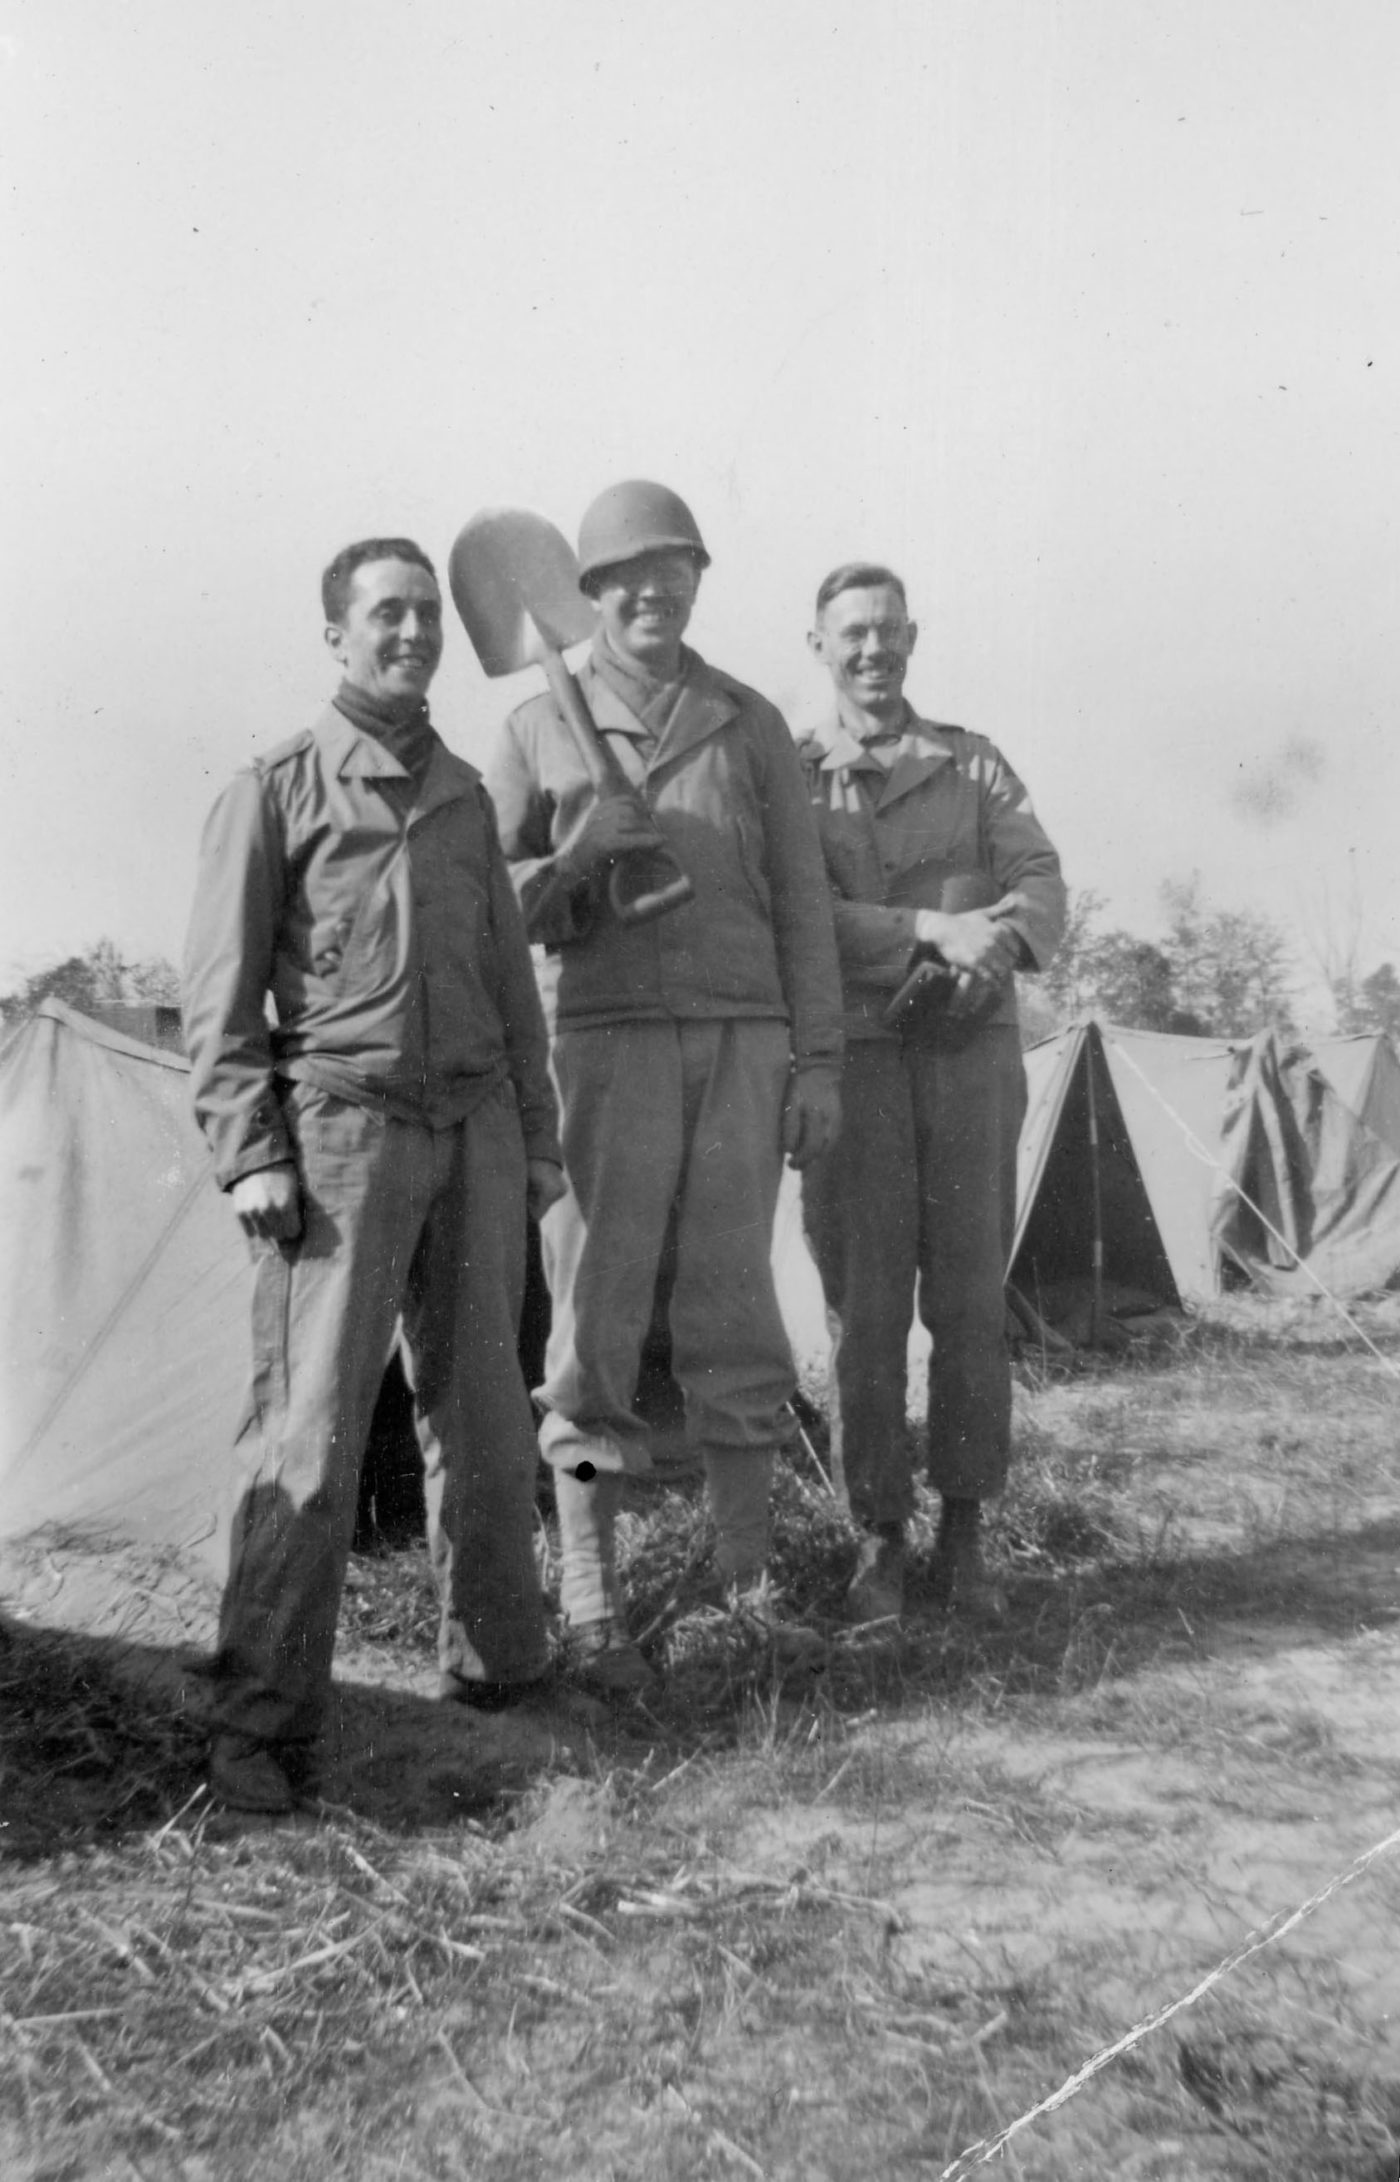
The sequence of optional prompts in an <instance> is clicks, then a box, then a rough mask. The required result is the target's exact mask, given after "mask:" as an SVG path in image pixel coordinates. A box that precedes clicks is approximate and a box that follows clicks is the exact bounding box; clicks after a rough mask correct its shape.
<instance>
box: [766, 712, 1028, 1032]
mask: <svg viewBox="0 0 1400 2182" xmlns="http://www.w3.org/2000/svg"><path fill="white" fill-rule="evenodd" d="M798 747H799V752H800V755H801V759H802V763H803V766H804V769H805V771H806V776H807V784H808V790H809V793H810V795H811V799H812V807H813V810H814V812H815V814H816V820H817V829H818V832H819V833H820V836H821V844H822V853H823V855H824V857H825V859H826V869H827V876H828V878H829V880H830V882H831V890H832V896H833V900H834V905H835V914H836V944H837V948H838V950H839V952H840V957H841V977H842V986H843V993H844V1000H845V1011H846V1013H845V1027H846V1035H847V1037H848V1038H889V1037H893V1036H894V1035H895V1034H894V1033H893V1032H891V1031H887V1030H885V1029H884V1027H883V1025H882V1023H881V1017H882V1015H883V1013H884V1010H885V1008H886V1007H887V1005H888V1003H889V1000H890V997H891V994H892V992H893V991H894V989H895V988H896V987H897V986H899V985H900V984H901V983H902V982H903V980H904V978H905V976H906V974H907V971H908V966H909V958H910V955H911V953H912V952H913V948H914V944H915V938H914V925H915V919H916V916H917V913H918V911H919V910H920V909H937V908H938V907H939V906H940V901H941V896H942V889H943V884H944V881H945V880H947V879H949V878H952V877H954V876H961V875H965V874H968V873H973V872H977V873H982V874H984V875H986V876H987V877H989V878H990V879H991V880H992V881H993V883H994V885H995V888H996V892H997V895H998V896H1000V895H1004V894H1011V895H1014V896H1015V897H1016V903H1017V906H1016V909H1015V913H1014V915H1012V917H1011V918H1010V919H1009V921H1010V923H1011V924H1012V925H1013V927H1014V929H1015V930H1016V931H1017V932H1018V933H1019V935H1020V937H1021V939H1022V941H1023V943H1024V953H1025V957H1026V966H1027V967H1028V968H1032V969H1037V970H1042V969H1044V968H1045V966H1046V964H1047V963H1048V962H1049V961H1050V959H1051V957H1052V955H1053V954H1054V952H1055V949H1056V947H1057V946H1058V944H1059V940H1060V935H1061V933H1062V932H1063V930H1064V921H1065V887H1064V882H1063V880H1062V879H1061V877H1060V860H1059V857H1058V856H1057V855H1056V853H1055V850H1054V848H1053V847H1052V846H1051V844H1050V841H1049V839H1048V838H1047V836H1046V834H1045V832H1044V830H1043V828H1042V827H1041V825H1040V822H1039V820H1038V819H1037V818H1036V815H1035V812H1034V811H1033V810H1032V808H1031V801H1030V797H1029V796H1028V795H1027V793H1026V790H1025V788H1024V787H1023V785H1022V783H1021V782H1020V781H1019V780H1018V779H1017V777H1016V775H1015V773H1014V772H1013V771H1012V769H1011V767H1010V766H1009V765H1008V764H1007V762H1006V759H1005V758H1004V757H1003V756H1002V754H1001V752H1000V751H999V750H998V749H997V747H996V745H995V744H994V743H990V742H988V741H987V739H986V737H985V736H983V735H972V734H969V733H968V731H967V730H966V729H965V728H961V727H948V726H944V725H942V724H940V723H937V722H935V721H932V720H921V719H919V718H918V716H917V715H916V714H915V713H913V712H910V713H909V714H908V715H907V718H906V721H905V727H904V732H903V734H902V736H901V738H900V741H899V745H898V748H897V751H896V753H895V757H894V763H893V765H892V766H891V767H890V769H889V770H888V771H886V769H885V767H884V766H883V765H882V764H881V762H880V760H879V759H878V758H875V757H872V756H871V755H870V753H869V752H868V751H867V750H865V749H864V747H863V746H862V744H861V743H860V741H859V740H858V739H857V738H856V737H855V736H854V735H852V734H851V733H850V732H849V731H848V730H847V729H846V728H845V727H843V726H842V725H841V724H840V722H839V721H836V720H833V721H831V722H830V723H828V724H826V725H825V726H823V727H820V728H818V729H817V730H816V731H815V732H814V733H812V734H811V735H808V736H806V737H804V738H803V740H802V742H801V743H800V744H799V746H798ZM987 1019H988V1021H989V1022H992V1023H1014V1022H1015V1021H1016V992H1015V987H1014V984H1012V983H1010V982H1008V984H1007V986H1006V989H1005V991H1004V992H1003V994H1002V996H1001V999H1000V1001H999V1002H998V1004H997V1006H996V1008H995V1010H994V1011H993V1012H992V1013H991V1014H990V1015H989V1017H988V1018H987Z"/></svg>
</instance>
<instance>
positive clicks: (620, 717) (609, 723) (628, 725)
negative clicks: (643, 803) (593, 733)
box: [580, 649, 739, 765]
mask: <svg viewBox="0 0 1400 2182" xmlns="http://www.w3.org/2000/svg"><path fill="white" fill-rule="evenodd" d="M685 656H686V673H685V680H684V681H683V682H682V684H681V689H680V695H679V697H678V698H677V699H676V703H675V706H674V708H673V710H672V713H671V717H670V719H669V720H668V721H667V722H666V731H665V733H664V734H663V735H662V737H661V739H660V741H659V742H658V743H657V745H656V751H655V755H654V756H653V758H652V761H651V762H652V764H653V765H669V764H670V762H671V761H672V759H673V758H679V757H682V756H683V755H684V754H685V752H686V751H687V750H693V749H694V747H695V745H696V743H699V742H703V741H704V740H705V738H706V737H707V736H709V735H713V734H716V733H717V732H718V730H719V729H720V728H722V727H727V726H728V724H729V722H730V721H731V720H733V719H735V718H737V716H738V712H739V706H738V704H737V702H736V700H735V699H734V698H733V697H732V696H731V695H730V693H729V691H728V690H727V689H726V688H725V686H724V684H723V683H722V682H721V680H720V678H719V676H718V675H717V674H716V673H715V671H714V669H713V668H712V667H710V666H708V665H707V664H706V662H705V661H704V660H703V659H702V658H701V657H700V654H699V653H698V652H692V651H690V650H689V649H687V652H686V655H685ZM580 680H581V681H582V682H583V684H584V694H585V696H586V697H587V699H588V709H589V711H590V712H591V713H592V715H593V718H594V722H595V724H596V725H597V726H598V727H599V728H600V729H601V730H602V731H603V732H604V733H605V734H621V735H632V736H636V737H638V738H639V739H641V740H643V741H645V742H650V741H651V733H650V730H649V729H648V728H646V727H644V726H643V724H642V722H641V721H640V720H639V719H638V718H637V716H636V714H635V713H634V712H631V711H629V710H628V707H627V706H626V705H625V704H624V703H623V701H622V699H621V698H620V697H619V696H618V694H617V692H616V691H615V690H614V689H612V688H611V687H610V686H609V685H608V683H606V682H605V681H604V680H603V678H602V676H601V675H600V674H597V673H595V672H594V669H593V664H592V661H591V660H587V659H586V660H585V661H584V663H583V666H582V668H581V670H580Z"/></svg>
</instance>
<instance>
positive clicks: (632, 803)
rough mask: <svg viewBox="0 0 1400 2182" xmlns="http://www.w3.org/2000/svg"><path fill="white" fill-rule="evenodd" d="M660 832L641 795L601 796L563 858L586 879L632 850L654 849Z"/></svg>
mask: <svg viewBox="0 0 1400 2182" xmlns="http://www.w3.org/2000/svg"><path fill="white" fill-rule="evenodd" d="M659 839H660V835H659V833H658V832H657V829H656V826H655V825H654V824H653V822H652V817H651V813H650V812H649V811H648V810H647V808H646V805H645V804H644V803H643V802H642V801H641V799H640V797H638V796H634V795H626V794H621V793H619V794H618V795H611V796H600V797H599V799H598V801H597V802H596V803H595V804H594V805H593V806H592V808H591V809H590V810H589V811H588V812H587V814H586V815H585V817H584V819H583V822H582V824H581V825H580V826H579V827H578V828H577V830H576V831H575V833H574V834H573V836H572V837H571V839H570V840H569V841H568V842H567V843H566V844H565V847H564V849H563V852H562V854H563V859H564V861H565V862H567V864H568V867H569V869H570V870H571V871H573V872H574V873H575V874H576V875H577V876H578V877H579V878H580V879H585V878H587V877H589V875H590V874H591V873H593V872H595V871H599V870H601V869H602V867H603V866H604V865H605V864H610V863H612V862H613V861H614V860H615V859H616V858H617V857H619V856H625V855H627V853H628V851H629V850H631V849H652V848H655V846H656V844H657V842H658V840H659Z"/></svg>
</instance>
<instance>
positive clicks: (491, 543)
mask: <svg viewBox="0 0 1400 2182" xmlns="http://www.w3.org/2000/svg"><path fill="white" fill-rule="evenodd" d="M447 580H448V583H449V585H450V587H451V591H452V600H453V604H454V605H455V606H456V608H457V612H458V613H459V614H460V616H461V618H462V626H463V627H464V628H465V630H466V632H467V635H468V636H469V637H470V638H471V641H472V648H473V650H474V651H475V653H476V656H477V658H478V659H479V660H480V661H481V664H482V666H483V667H484V668H485V670H486V672H487V674H489V675H493V676H494V675H498V674H518V673H519V671H520V669H521V668H522V667H534V666H539V665H541V664H542V663H543V661H544V658H545V656H546V653H547V652H550V651H556V652H561V651H563V650H564V649H565V647H566V646H567V645H570V644H582V643H584V642H585V641H586V640H587V639H588V638H589V637H591V636H592V634H593V629H594V624H595V622H596V620H597V615H596V613H595V611H594V608H593V606H592V604H591V602H590V601H589V600H588V599H586V598H585V597H584V595H583V593H582V592H581V591H580V590H579V587H578V562H577V560H576V559H575V557H574V552H573V548H572V546H571V545H570V544H569V541H568V539H567V538H566V537H565V536H564V534H563V532H562V531H560V530H556V529H555V527H554V525H553V523H550V522H546V520H545V518H544V517H543V516H542V515H532V514H531V513H530V512H529V510H528V509H526V508H482V509H481V510H480V511H479V512H478V513H477V514H476V515H473V516H472V517H471V519H470V520H469V521H468V522H466V523H464V524H463V526H462V528H461V530H460V531H459V532H458V533H457V537H456V540H455V542H454V544H453V547H452V552H451V554H450V555H449V557H448V563H447Z"/></svg>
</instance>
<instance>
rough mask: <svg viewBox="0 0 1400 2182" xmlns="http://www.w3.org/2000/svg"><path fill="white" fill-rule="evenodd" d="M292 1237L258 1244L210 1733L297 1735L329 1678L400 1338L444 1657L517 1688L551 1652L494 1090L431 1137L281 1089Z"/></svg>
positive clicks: (513, 1204)
mask: <svg viewBox="0 0 1400 2182" xmlns="http://www.w3.org/2000/svg"><path fill="white" fill-rule="evenodd" d="M283 1099H284V1107H285V1111H286V1114H287V1120H288V1125H289V1129H290V1131H291V1135H292V1139H293V1144H294V1146H295V1150H296V1158H297V1166H298V1171H299V1174H300V1177H301V1182H302V1190H303V1200H304V1224H303V1229H302V1233H301V1235H300V1236H299V1238H298V1239H297V1240H296V1241H295V1242H293V1243H290V1244H284V1245H275V1244H270V1243H264V1244H259V1245H257V1246H255V1256H256V1271H255V1279H254V1296H253V1376H252V1388H251V1394H250V1399H249V1402H248V1406H247V1411H246V1414H245V1417H244V1421H243V1426H242V1429H241V1432H240V1434H239V1441H238V1450H237V1452H238V1456H239V1459H240V1462H241V1464H242V1468H243V1477H242V1484H241V1497H240V1499H239V1501H238V1505H237V1508H236V1510H235V1514H234V1521H233V1536H232V1555H231V1562H230V1568H229V1575H228V1581H227V1584H226V1586H225V1590H224V1597H223V1604H222V1610H221V1615H220V1626H219V1641H218V1652H217V1656H216V1660H215V1673H214V1680H215V1704H214V1718H215V1723H216V1725H217V1726H218V1727H219V1728H221V1729H224V1730H232V1731H236V1732H239V1733H244V1734H250V1735H253V1736H256V1737H257V1738H258V1739H259V1740H261V1741H265V1742H270V1743H276V1742H282V1741H305V1740H308V1739H310V1738H311V1737H313V1736H314V1735H315V1734H316V1732H317V1729H318V1727H319V1725H320V1722H321V1718H322V1714H323V1711H324V1707H325V1703H326V1699H327V1696H328V1693H329V1687H330V1671H331V1656H332V1652H333V1650H334V1644H335V1626H336V1617H337V1613H338V1609H339V1604H340V1596H341V1591H342V1588H343V1585H344V1580H345V1569H346V1563H347V1560H348V1558H349V1552H350V1541H351V1537H352V1535H353V1532H354V1523H355V1505H356V1498H357V1493H358V1486H359V1475H360V1466H361V1463H362V1461H363V1457H364V1450H365V1444H366V1441H367V1439H368V1436H369V1427H370V1419H371V1416H372V1413H373V1409H374V1402H375V1397H376V1394H377V1393H378V1389H379V1384H380V1380H381V1378H382V1376H383V1372H384V1367H385V1363H386V1360H387V1358H388V1355H389V1353H390V1349H391V1347H392V1344H393V1342H394V1339H395V1337H396V1332H398V1334H399V1337H400V1339H401V1349H402V1354H403V1358H404V1362H405V1366H406V1370H407V1375H408V1378H409V1381H410V1384H411V1385H412V1387H413V1391H414V1402H415V1413H416V1419H417V1427H418V1437H419V1444H420V1447H421V1448H422V1451H423V1456H424V1463H425V1471H426V1476H425V1487H426V1499H427V1507H428V1528H429V1546H430V1551H431V1556H432V1561H433V1567H434V1573H435V1575H436V1578H437V1583H438V1590H439V1597H440V1602H441V1621H440V1627H439V1640H438V1651H439V1659H440V1662H441V1665H442V1666H443V1667H444V1668H445V1669H448V1670H450V1671H451V1672H453V1673H455V1674H457V1675H459V1676H461V1677H462V1678H463V1679H465V1680H477V1681H483V1680H484V1681H494V1682H516V1681H527V1680H530V1679H532V1678H533V1677H534V1676H536V1675H538V1674H539V1673H540V1672H541V1671H542V1670H543V1668H544V1666H545V1665H546V1663H547V1659H548V1643H547V1637H546V1631H545V1620H544V1605H543V1599H542V1596H541V1592H540V1585H539V1577H538V1572H537V1569H536V1564H535V1556H534V1478H535V1467H536V1461H537V1454H536V1446H535V1436H534V1424H533V1418H532V1415H531V1410H530V1402H529V1395H528V1393H527V1390H526V1388H525V1384H524V1381H523V1379H522V1377H521V1373H520V1367H519V1362H518V1359H517V1355H516V1333H517V1328H518V1324H519V1317H520V1306H521V1299H522V1295H523V1291H524V1277H525V1152H524V1144H523V1140H522V1137H521V1132H520V1122H519V1116H518V1112H517V1109H516V1104H515V1098H514V1094H513V1092H512V1090H511V1089H510V1087H509V1086H501V1087H499V1088H498V1089H497V1090H495V1091H493V1092H491V1093H490V1094H488V1096H487V1097H486V1099H485V1100H484V1101H483V1102H482V1103H481V1104H480V1105H479V1106H478V1107H477V1108H476V1109H475V1110H474V1111H473V1112H472V1113H471V1114H470V1115H468V1117H467V1118H466V1119H465V1120H463V1121H460V1122H457V1123H456V1124H454V1125H453V1126H451V1127H449V1128H444V1129H431V1128H428V1127H427V1126H425V1125H420V1124H417V1123H412V1122H406V1121H398V1120H384V1119H382V1118H380V1117H378V1116H376V1115H374V1114H371V1113H369V1112H367V1111H366V1110H365V1109H364V1108H362V1107H358V1106H355V1105H352V1104H350V1103H349V1102H348V1101H345V1100H343V1099H338V1098H334V1097H332V1096H330V1095H329V1094H327V1093H325V1092H323V1091H320V1090H317V1089H315V1088H314V1087H312V1086H310V1085H305V1084H289V1085H286V1086H284V1087H283Z"/></svg>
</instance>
